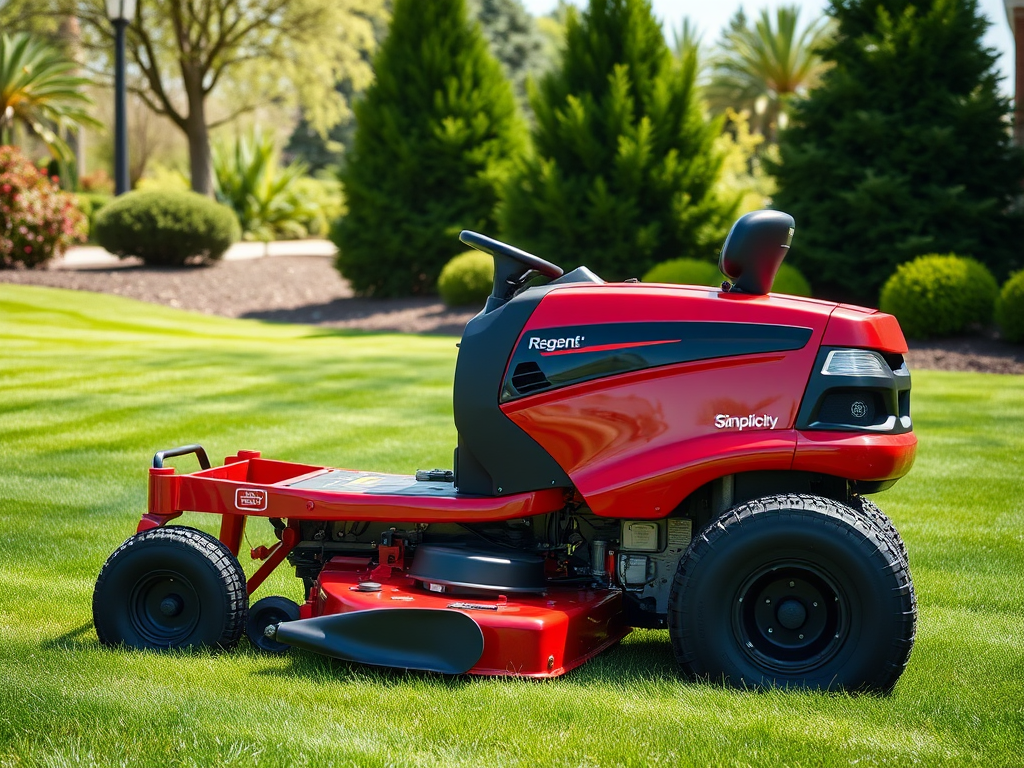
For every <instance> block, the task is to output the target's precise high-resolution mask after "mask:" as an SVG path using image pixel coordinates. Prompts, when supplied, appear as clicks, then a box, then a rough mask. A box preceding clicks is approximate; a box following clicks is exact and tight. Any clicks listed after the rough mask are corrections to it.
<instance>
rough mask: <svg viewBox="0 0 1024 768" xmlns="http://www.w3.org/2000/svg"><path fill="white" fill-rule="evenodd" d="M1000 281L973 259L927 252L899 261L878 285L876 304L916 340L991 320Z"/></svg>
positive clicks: (954, 332)
mask: <svg viewBox="0 0 1024 768" xmlns="http://www.w3.org/2000/svg"><path fill="white" fill-rule="evenodd" d="M998 293H999V286H998V285H997V284H996V280H995V278H994V277H992V273H991V272H989V271H988V269H987V268H986V267H985V266H984V265H982V264H981V263H980V262H978V261H975V260H974V259H972V258H968V257H962V256H957V255H955V254H948V255H945V256H942V255H939V254H928V255H926V256H919V257H918V258H916V259H914V260H913V261H910V262H907V263H906V264H901V265H900V266H899V267H898V268H897V269H896V272H895V273H893V275H892V276H891V277H890V278H889V279H888V281H887V282H886V283H885V285H884V286H883V287H882V294H881V296H880V298H879V302H878V306H879V308H880V309H881V310H882V311H883V312H888V313H889V314H891V315H895V316H896V319H897V320H899V321H900V326H901V327H902V328H903V332H904V333H905V334H906V335H907V336H910V337H911V338H915V339H927V338H932V337H942V336H952V335H953V334H956V333H961V332H962V331H965V330H967V329H968V328H970V327H971V326H972V325H987V324H989V323H990V322H991V321H992V312H993V309H994V307H995V300H996V295H997V294H998Z"/></svg>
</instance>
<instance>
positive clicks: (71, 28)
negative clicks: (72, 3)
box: [57, 15, 86, 181]
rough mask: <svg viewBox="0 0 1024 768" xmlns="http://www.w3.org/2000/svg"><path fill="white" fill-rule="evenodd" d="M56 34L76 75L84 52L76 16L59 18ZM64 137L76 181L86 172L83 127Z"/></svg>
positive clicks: (79, 25) (80, 28) (80, 30)
mask: <svg viewBox="0 0 1024 768" xmlns="http://www.w3.org/2000/svg"><path fill="white" fill-rule="evenodd" d="M57 35H58V36H59V37H60V39H61V41H63V43H64V46H65V47H66V49H67V53H68V55H69V56H70V57H71V58H72V59H74V61H75V64H77V65H78V66H77V67H76V68H75V70H74V71H73V72H72V73H71V74H73V75H78V74H79V73H80V70H81V67H82V62H83V60H84V54H83V53H82V27H81V24H79V22H78V17H77V16H74V15H72V16H64V17H63V18H61V20H60V25H59V27H58V28H57ZM66 138H67V139H68V144H69V145H70V147H71V151H72V152H74V154H75V174H74V178H75V179H76V181H77V180H78V179H81V178H82V177H83V176H85V174H86V167H85V129H84V128H82V127H78V128H74V129H73V130H72V131H71V133H70V136H68V137H66Z"/></svg>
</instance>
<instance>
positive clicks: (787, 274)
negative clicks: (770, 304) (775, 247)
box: [772, 262, 811, 296]
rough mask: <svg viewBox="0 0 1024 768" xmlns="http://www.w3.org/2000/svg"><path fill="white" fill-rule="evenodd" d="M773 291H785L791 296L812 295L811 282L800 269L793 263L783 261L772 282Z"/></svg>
mask: <svg viewBox="0 0 1024 768" xmlns="http://www.w3.org/2000/svg"><path fill="white" fill-rule="evenodd" d="M772 293H785V294H788V295H789V296H810V295H811V284H810V283H808V282H807V278H806V277H804V276H803V273H802V272H800V270H799V269H797V268H796V267H794V266H793V265H791V264H786V263H785V262H783V263H782V266H781V267H779V273H778V274H777V275H775V282H774V283H772Z"/></svg>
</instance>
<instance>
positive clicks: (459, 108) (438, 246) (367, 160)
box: [333, 0, 524, 296]
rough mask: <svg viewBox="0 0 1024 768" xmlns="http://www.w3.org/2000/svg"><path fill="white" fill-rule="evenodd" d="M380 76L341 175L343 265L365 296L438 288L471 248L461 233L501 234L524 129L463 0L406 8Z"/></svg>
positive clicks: (412, 2)
mask: <svg viewBox="0 0 1024 768" xmlns="http://www.w3.org/2000/svg"><path fill="white" fill-rule="evenodd" d="M374 70H375V72H376V75H377V80H376V82H375V83H374V84H373V85H372V86H370V88H369V89H368V90H367V92H366V96H365V98H364V99H363V100H362V101H360V102H358V103H357V104H356V106H355V114H356V125H357V127H356V134H355V139H354V142H353V146H352V149H351V153H350V154H349V157H348V162H347V163H346V166H345V169H344V170H343V172H342V181H343V183H344V185H345V196H346V200H347V203H348V215H347V216H346V217H345V218H344V219H342V220H341V221H340V222H339V224H338V226H337V227H336V228H335V231H334V237H333V239H334V241H335V243H336V244H337V245H338V248H339V253H338V261H337V265H338V269H339V270H341V272H342V274H343V275H344V276H345V277H347V278H348V279H349V280H350V281H351V283H352V286H353V288H354V289H355V290H356V291H357V292H359V293H362V294H367V295H374V296H401V295H408V294H413V293H425V292H430V291H433V289H434V285H435V283H436V282H437V276H438V274H439V273H440V271H441V268H442V267H443V266H444V265H445V263H446V262H447V261H448V260H449V259H450V258H451V257H452V256H454V255H455V254H456V253H459V252H460V251H464V250H465V246H463V245H461V244H460V243H459V241H458V233H459V230H460V229H463V228H468V229H477V230H483V231H493V230H494V228H495V226H494V208H495V204H496V202H497V188H498V186H499V185H500V184H502V183H503V182H504V180H505V178H506V175H507V169H508V167H509V165H510V163H511V161H512V159H513V158H514V157H515V156H517V155H518V154H519V153H520V152H521V151H522V148H523V147H522V145H523V135H524V129H523V127H522V123H521V121H520V119H519V118H518V116H517V113H516V105H515V98H514V97H513V95H512V88H511V87H510V86H509V84H508V81H507V80H505V78H504V77H503V76H502V73H501V66H500V65H499V64H498V62H497V61H496V60H495V59H494V57H493V56H491V54H490V53H489V52H488V49H487V42H486V40H484V37H483V35H482V34H481V32H480V28H479V26H478V25H477V24H475V23H474V24H470V23H469V21H468V20H467V18H466V8H465V2H464V0H431V2H423V1H422V0H396V2H395V6H394V15H393V16H392V22H391V32H390V34H389V35H388V37H387V39H386V40H385V41H384V44H383V45H382V47H381V50H380V53H379V54H378V55H377V57H376V58H375V60H374Z"/></svg>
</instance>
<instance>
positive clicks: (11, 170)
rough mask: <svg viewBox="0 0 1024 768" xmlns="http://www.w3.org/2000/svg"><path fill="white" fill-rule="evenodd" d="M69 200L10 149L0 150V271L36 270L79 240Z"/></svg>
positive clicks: (81, 221)
mask: <svg viewBox="0 0 1024 768" xmlns="http://www.w3.org/2000/svg"><path fill="white" fill-rule="evenodd" d="M85 226H86V224H85V217H84V216H83V215H82V214H81V212H80V211H79V210H78V208H77V207H76V206H75V199H74V198H73V197H72V196H71V195H70V194H68V193H66V192H62V191H61V189H60V187H58V186H57V185H56V184H55V183H54V182H53V181H52V180H51V179H50V178H49V177H48V176H46V174H44V173H43V172H42V171H40V170H39V169H38V168H36V167H35V166H34V165H33V164H32V163H30V162H29V161H28V160H26V159H25V156H24V155H22V154H21V152H19V151H18V150H17V149H15V148H14V147H0V267H15V266H18V265H21V266H25V267H39V266H42V265H43V264H45V263H46V262H47V261H49V260H50V259H51V258H53V257H54V256H59V255H60V254H62V253H63V252H64V250H65V249H66V248H68V247H69V246H71V245H72V244H74V243H77V242H82V241H83V240H85Z"/></svg>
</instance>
